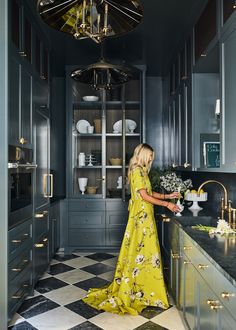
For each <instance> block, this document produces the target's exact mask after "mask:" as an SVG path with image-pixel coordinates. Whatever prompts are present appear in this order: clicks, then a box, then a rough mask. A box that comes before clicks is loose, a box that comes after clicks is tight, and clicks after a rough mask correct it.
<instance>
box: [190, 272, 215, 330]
mask: <svg viewBox="0 0 236 330" xmlns="http://www.w3.org/2000/svg"><path fill="white" fill-rule="evenodd" d="M210 301H212V302H213V303H214V302H216V301H217V297H216V296H215V294H214V293H213V291H211V289H210V288H209V287H208V285H207V283H206V282H205V281H204V279H203V278H202V277H201V275H200V274H198V272H197V271H196V273H195V305H196V309H197V314H196V315H197V320H196V325H197V326H196V329H198V330H202V329H207V330H216V329H219V327H218V326H217V324H218V317H219V316H218V313H217V312H216V311H215V310H213V309H211V304H210V303H209V302H210Z"/></svg>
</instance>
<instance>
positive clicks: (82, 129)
mask: <svg viewBox="0 0 236 330" xmlns="http://www.w3.org/2000/svg"><path fill="white" fill-rule="evenodd" d="M88 126H90V124H89V122H88V121H87V120H85V119H81V120H79V121H78V122H77V124H76V129H77V131H78V132H79V133H82V134H84V133H88V129H87V127H88Z"/></svg>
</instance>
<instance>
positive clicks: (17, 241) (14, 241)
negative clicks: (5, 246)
mask: <svg viewBox="0 0 236 330" xmlns="http://www.w3.org/2000/svg"><path fill="white" fill-rule="evenodd" d="M21 242H22V240H21V239H13V240H12V243H21Z"/></svg>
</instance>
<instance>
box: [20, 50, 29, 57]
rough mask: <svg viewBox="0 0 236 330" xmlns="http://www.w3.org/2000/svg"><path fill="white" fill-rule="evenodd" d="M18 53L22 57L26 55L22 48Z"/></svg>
mask: <svg viewBox="0 0 236 330" xmlns="http://www.w3.org/2000/svg"><path fill="white" fill-rule="evenodd" d="M19 55H20V56H22V57H26V56H27V54H26V52H25V51H23V50H22V51H20V52H19Z"/></svg>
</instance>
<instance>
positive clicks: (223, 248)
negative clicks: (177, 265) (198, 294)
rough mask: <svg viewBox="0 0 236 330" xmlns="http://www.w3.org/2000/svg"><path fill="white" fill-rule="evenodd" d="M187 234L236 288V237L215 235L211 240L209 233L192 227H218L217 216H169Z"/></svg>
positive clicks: (187, 212)
mask: <svg viewBox="0 0 236 330" xmlns="http://www.w3.org/2000/svg"><path fill="white" fill-rule="evenodd" d="M167 215H168V216H169V217H171V219H173V220H174V221H175V222H176V223H177V224H178V225H179V226H180V227H181V228H182V229H183V230H184V232H186V233H187V234H188V235H189V236H190V237H191V238H192V240H193V241H194V242H196V243H197V244H198V245H199V250H201V252H202V253H203V254H204V255H205V256H206V257H207V258H208V259H209V260H210V262H211V263H212V264H214V266H215V267H216V268H217V269H218V270H219V271H220V272H221V273H222V274H223V275H224V276H225V277H226V278H227V279H228V280H229V281H230V282H231V283H232V284H233V285H234V286H236V235H229V236H228V237H227V236H221V235H218V234H217V235H215V236H214V237H213V238H211V237H210V236H209V234H208V232H204V231H200V230H196V229H193V228H192V226H195V225H198V224H202V225H205V226H212V227H216V226H217V220H218V218H217V216H216V215H213V214H212V213H210V212H208V211H207V210H206V211H200V212H199V213H198V216H193V213H192V212H191V211H189V210H187V211H184V212H183V213H182V216H181V217H176V216H174V215H173V214H167Z"/></svg>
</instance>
